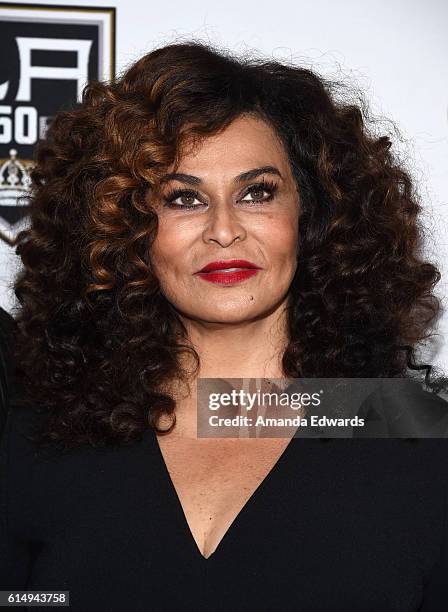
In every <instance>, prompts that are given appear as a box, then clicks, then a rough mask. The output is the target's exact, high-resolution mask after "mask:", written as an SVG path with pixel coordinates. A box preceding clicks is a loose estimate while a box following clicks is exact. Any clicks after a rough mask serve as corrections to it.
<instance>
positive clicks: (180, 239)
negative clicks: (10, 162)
mask: <svg viewBox="0 0 448 612" xmlns="http://www.w3.org/2000/svg"><path fill="white" fill-rule="evenodd" d="M336 93H337V88H336V84H332V83H330V82H327V81H325V80H324V79H323V78H321V77H319V76H318V75H317V74H316V73H314V72H313V71H311V70H307V69H303V68H299V67H295V66H288V65H286V64H281V63H279V62H275V61H266V62H263V61H260V60H253V61H250V60H248V59H237V58H234V57H231V56H230V55H229V54H226V53H224V52H221V51H217V50H216V49H213V48H211V47H208V46H206V45H203V44H200V43H194V42H193V43H185V44H173V45H169V46H166V47H163V48H159V49H156V50H155V51H152V52H151V53H149V54H147V55H146V56H144V57H143V58H141V59H140V60H139V61H137V62H136V63H135V64H134V65H133V66H131V67H130V69H129V70H128V71H127V72H126V73H125V74H124V75H123V76H122V77H121V78H120V79H118V80H117V81H116V82H113V83H110V84H107V83H93V84H90V85H88V86H87V88H86V90H85V92H84V98H83V102H82V104H81V105H80V106H79V108H77V109H75V110H72V111H67V112H61V113H59V114H58V115H57V117H56V118H55V120H54V122H53V123H52V126H51V128H50V130H49V133H48V137H47V138H46V140H45V142H41V143H40V146H39V148H38V151H37V155H36V168H35V170H34V172H33V185H34V193H33V198H32V202H31V221H32V223H31V228H30V230H29V231H27V232H24V233H23V234H22V235H21V237H20V243H19V246H18V249H17V252H18V254H19V255H20V257H21V259H22V261H23V264H24V270H23V272H22V273H21V274H20V276H19V277H18V278H17V281H16V294H17V297H18V299H19V301H20V311H19V313H18V315H17V324H18V329H19V331H18V333H17V337H16V362H17V369H18V379H19V380H20V393H18V394H17V396H16V398H15V400H14V402H13V404H12V406H11V408H12V409H11V416H10V417H9V419H8V423H7V428H6V431H5V435H4V437H3V441H2V458H3V462H4V467H3V470H2V481H1V482H2V494H3V500H4V501H3V509H2V513H3V514H2V519H3V524H4V527H3V529H4V530H5V533H4V535H3V537H2V538H1V541H2V542H3V546H4V547H5V550H4V554H3V561H2V565H1V566H0V578H1V580H0V582H1V588H2V589H28V590H45V591H51V590H67V591H70V606H71V608H72V609H73V610H74V611H78V610H79V611H83V612H85V611H90V610H108V611H109V610H120V611H121V610H123V609H130V610H148V609H149V610H196V609H199V610H249V609H252V607H257V608H258V609H260V610H273V609H279V610H306V611H307V612H309V611H317V610H319V611H320V610H325V611H326V612H330V611H336V610H337V611H342V610H343V611H344V612H346V611H347V610H357V611H358V610H360V611H369V610H375V611H377V610H381V611H382V612H386V611H392V610H397V611H398V610H399V611H400V612H405V611H408V610H409V611H411V610H412V611H415V610H424V611H425V612H428V611H431V612H436V611H439V610H440V611H441V610H446V609H447V606H448V585H447V584H446V581H445V577H444V575H445V573H446V571H447V570H448V561H447V558H446V553H447V550H448V547H447V544H448V542H447V540H446V538H447V531H446V526H444V525H445V523H444V520H445V518H446V490H447V483H448V473H447V472H448V468H447V465H448V462H447V459H448V448H447V444H446V441H445V440H443V439H440V440H439V439H433V440H424V439H417V440H414V441H410V440H374V439H364V440H354V439H339V440H336V439H332V440H328V441H327V442H326V443H323V441H322V439H302V438H295V439H292V437H291V436H290V437H289V438H288V437H286V438H285V437H278V438H276V437H272V438H257V439H254V438H243V437H240V438H225V437H222V438H210V437H209V438H205V437H203V438H201V437H197V429H198V428H197V416H198V410H197V404H196V402H197V395H198V393H197V389H198V380H199V377H200V378H201V379H202V378H218V379H221V378H238V379H246V378H263V379H264V378H266V379H271V378H273V379H275V378H277V379H279V378H302V377H311V378H312V377H330V378H331V377H334V378H340V377H354V378H356V377H372V378H377V377H404V376H410V370H418V369H419V368H424V369H426V371H427V374H429V371H430V366H427V365H420V364H418V363H416V357H415V350H416V348H417V347H418V344H419V343H420V342H421V341H422V340H423V339H424V338H426V337H427V336H428V332H429V330H430V326H431V324H432V322H433V320H434V318H435V316H436V315H437V313H438V310H439V302H438V300H437V299H436V297H435V296H434V295H433V293H432V289H433V287H434V285H435V284H436V283H437V282H438V280H439V278H440V273H439V271H438V269H437V268H436V266H435V265H433V264H432V263H430V262H428V261H426V260H424V259H423V258H422V256H421V255H420V254H419V253H418V248H419V246H420V238H421V235H422V229H421V226H420V223H419V213H420V210H421V206H420V204H419V202H418V197H417V194H416V192H415V190H414V186H413V184H412V182H411V180H410V177H409V174H408V173H407V172H406V170H405V169H404V168H403V167H402V166H401V165H400V164H399V162H398V160H397V158H396V156H395V155H394V154H393V152H392V150H391V142H390V140H389V138H388V137H387V136H379V135H374V134H373V132H370V131H369V129H368V127H367V122H366V119H365V117H364V115H363V113H362V111H361V110H360V107H359V106H358V105H356V104H354V103H349V102H344V101H343V100H339V101H337V95H336ZM226 270H227V271H226ZM426 393H427V392H426ZM427 395H428V396H431V400H432V399H433V397H436V396H433V395H432V394H429V393H427ZM438 401H439V402H442V403H443V400H442V399H441V398H438ZM439 408H440V406H439Z"/></svg>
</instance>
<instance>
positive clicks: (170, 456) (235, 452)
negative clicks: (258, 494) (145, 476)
mask: <svg viewBox="0 0 448 612" xmlns="http://www.w3.org/2000/svg"><path fill="white" fill-rule="evenodd" d="M289 442H290V440H289V439H274V440H271V439H245V440H218V441H217V440H208V439H190V440H188V439H187V440H183V439H171V440H166V439H164V438H161V439H159V448H160V452H161V455H162V457H163V460H164V463H165V465H166V468H167V471H168V473H169V476H170V479H171V483H172V486H173V487H174V489H175V491H176V494H177V497H178V498H179V501H180V503H181V506H182V509H183V512H184V514H185V518H186V521H187V523H188V526H189V528H190V531H191V534H192V536H193V538H194V540H195V542H196V545H197V547H198V548H199V550H200V552H201V554H202V555H203V556H204V557H206V558H207V556H209V555H210V554H212V552H214V550H215V549H216V548H217V546H218V544H219V542H220V541H221V539H222V538H223V537H224V535H225V533H226V532H227V531H228V529H229V528H230V527H231V525H232V523H233V522H234V520H235V519H236V518H237V516H238V514H239V513H240V512H241V511H242V510H243V509H244V506H245V505H246V504H247V503H248V502H249V501H250V499H251V497H252V495H253V494H254V493H255V491H256V490H257V488H258V487H259V486H260V484H261V483H262V482H263V481H264V480H265V479H266V478H267V477H269V474H270V473H271V471H272V470H273V469H274V468H275V465H276V463H277V461H278V460H279V458H280V456H281V455H282V453H283V452H284V451H285V448H286V446H287V445H288V443H289Z"/></svg>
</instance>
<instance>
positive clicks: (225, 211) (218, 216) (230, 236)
mask: <svg viewBox="0 0 448 612" xmlns="http://www.w3.org/2000/svg"><path fill="white" fill-rule="evenodd" d="M202 237H203V240H204V242H205V243H207V244H209V243H211V242H215V243H218V244H219V245H220V246H222V247H228V246H230V245H231V244H233V243H234V242H236V241H237V240H244V239H245V238H246V229H245V228H244V225H243V224H242V223H241V221H240V220H239V219H238V215H237V212H236V211H234V210H232V208H231V206H229V205H228V204H227V203H226V202H221V204H216V205H215V206H212V207H211V210H210V216H209V218H208V219H207V224H206V227H205V229H204V231H203V234H202Z"/></svg>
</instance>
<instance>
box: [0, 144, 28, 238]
mask: <svg viewBox="0 0 448 612" xmlns="http://www.w3.org/2000/svg"><path fill="white" fill-rule="evenodd" d="M0 163H1V165H0V237H1V238H3V239H4V240H6V242H8V243H9V244H11V245H14V244H15V241H16V238H17V234H18V232H19V230H20V229H22V225H23V223H22V222H23V220H24V218H25V217H26V216H27V214H28V210H27V209H28V207H27V204H28V198H29V195H30V187H31V176H30V172H31V169H32V167H33V165H34V164H33V162H32V161H30V160H20V159H18V157H17V150H16V149H10V150H9V158H8V159H4V160H0Z"/></svg>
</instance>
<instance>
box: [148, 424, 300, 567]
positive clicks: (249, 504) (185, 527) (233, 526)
mask: <svg viewBox="0 0 448 612" xmlns="http://www.w3.org/2000/svg"><path fill="white" fill-rule="evenodd" d="M150 435H151V439H152V443H153V444H154V445H155V451H156V455H157V461H158V462H159V465H160V467H161V471H162V473H163V479H164V480H165V483H166V484H167V488H168V491H169V495H170V497H171V498H172V499H173V501H174V503H175V506H176V510H177V512H176V514H177V515H178V516H180V517H181V521H180V522H181V528H182V531H183V533H185V539H186V540H187V541H188V542H189V545H190V546H191V545H192V546H193V547H194V550H195V554H196V556H199V559H200V561H202V562H204V563H206V562H207V563H210V560H213V559H214V558H216V556H217V554H218V553H221V550H222V547H223V546H225V544H226V542H227V541H228V540H229V539H230V537H231V536H232V534H233V533H234V532H235V531H236V530H237V528H238V525H239V523H241V521H242V520H243V518H244V516H245V515H246V514H247V513H248V512H249V511H250V510H251V508H253V506H254V505H255V503H256V502H257V501H259V499H260V497H261V496H262V495H263V493H264V492H265V491H266V488H267V487H268V486H269V484H270V483H271V482H272V480H273V479H274V477H275V475H276V474H278V473H279V471H280V469H281V467H282V466H283V464H284V463H285V461H286V458H287V456H288V455H289V453H291V450H292V447H293V446H294V438H295V434H294V436H293V437H292V438H291V439H290V440H289V442H288V444H287V445H286V446H285V448H284V449H283V451H282V453H281V455H280V456H279V457H278V458H277V461H276V462H275V463H274V465H273V466H272V467H271V469H270V470H269V472H268V473H267V474H266V476H265V477H264V478H263V480H262V481H261V482H260V483H259V484H258V485H257V487H256V489H255V490H254V491H253V493H252V495H251V496H250V497H249V499H248V500H247V501H246V503H245V504H244V506H243V507H242V508H241V510H240V511H239V512H238V514H237V515H236V516H235V518H234V519H233V521H232V522H231V523H230V525H229V526H228V528H227V529H226V531H225V533H224V535H223V536H222V538H221V539H220V541H219V542H218V544H217V546H216V548H215V550H214V551H213V552H212V553H211V554H210V555H209V556H208V557H205V556H204V555H203V554H202V551H201V550H200V548H199V546H198V543H197V542H196V540H195V538H194V536H193V532H192V531H191V529H190V525H189V524H188V521H187V517H186V514H185V511H184V508H183V506H182V503H181V500H180V498H179V495H178V493H177V490H176V487H175V486H174V482H173V479H172V478H171V474H170V472H169V470H168V466H167V464H166V462H165V458H164V456H163V453H162V449H161V448H160V445H159V441H158V438H157V433H156V432H155V430H154V429H152V428H150Z"/></svg>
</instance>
